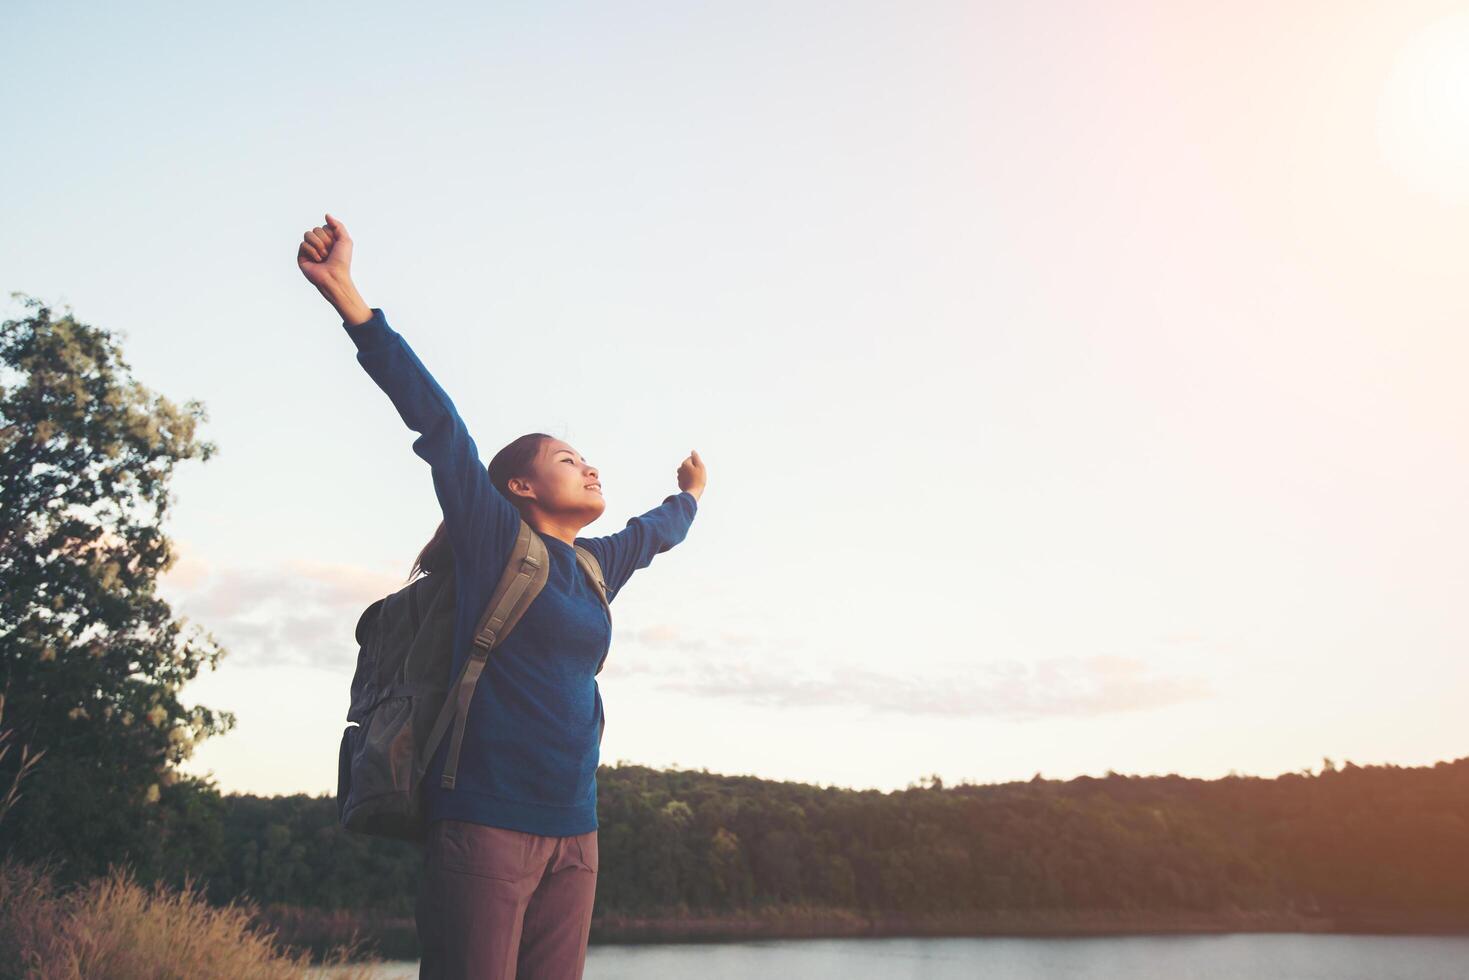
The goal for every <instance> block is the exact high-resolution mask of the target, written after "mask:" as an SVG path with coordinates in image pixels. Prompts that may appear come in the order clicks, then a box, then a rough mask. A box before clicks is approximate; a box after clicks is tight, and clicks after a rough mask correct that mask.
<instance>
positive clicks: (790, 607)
mask: <svg viewBox="0 0 1469 980" xmlns="http://www.w3.org/2000/svg"><path fill="white" fill-rule="evenodd" d="M0 32H3V34H4V36H5V37H6V39H7V42H8V43H7V45H6V48H7V52H6V57H5V58H4V59H0V123H3V132H5V133H6V134H7V139H6V140H5V143H6V150H5V152H4V153H3V154H0V204H3V210H0V227H3V231H4V233H3V234H0V289H3V292H4V293H5V294H8V293H9V292H10V291H12V290H18V291H22V292H25V293H28V294H30V295H34V296H38V297H40V298H42V299H44V300H46V301H48V302H50V303H52V304H54V305H55V306H57V308H58V309H60V308H61V307H63V306H64V305H66V304H70V305H71V307H72V308H73V310H74V311H75V313H76V315H77V316H78V317H79V318H80V319H82V320H84V321H86V322H89V323H94V324H97V325H99V326H104V327H108V328H111V329H114V330H117V331H121V332H123V333H124V334H125V339H124V351H125V355H126V357H127V359H128V360H129V362H130V363H131V364H132V366H133V370H134V374H135V376H136V377H137V378H138V379H139V380H140V381H142V382H143V383H144V384H146V385H148V386H150V387H152V388H154V389H155V390H157V391H159V392H161V393H163V394H165V395H167V396H168V397H170V398H171V399H173V400H175V401H180V402H181V401H184V400H186V399H189V398H197V399H199V400H201V401H203V402H204V403H205V404H206V405H207V407H208V411H209V416H210V418H209V422H208V423H207V425H205V426H204V429H203V433H204V435H205V437H207V438H209V439H211V440H213V441H214V442H216V443H217V444H218V446H219V450H220V451H219V455H218V456H217V457H216V458H215V459H213V460H211V461H210V462H208V463H205V464H199V463H191V464H187V465H185V466H183V467H181V468H180V470H179V471H178V474H177V477H176V480H175V484H174V489H175V493H176V496H177V503H176V506H175V507H174V509H173V511H172V512H171V514H170V517H169V520H168V523H167V525H166V527H167V530H168V531H169V533H170V534H171V535H172V536H173V538H174V540H175V541H176V543H177V545H178V548H179V551H180V554H181V556H182V557H181V561H180V562H179V564H178V566H177V568H176V569H175V571H174V572H173V573H171V574H170V576H169V577H168V579H167V580H166V584H165V594H166V595H167V596H168V597H169V598H170V599H171V600H172V601H173V602H174V605H175V609H176V611H178V612H179V613H180V614H182V615H185V616H187V617H188V618H189V620H190V622H192V623H197V624H199V625H200V626H201V627H202V628H204V629H207V630H209V631H210V632H212V633H213V635H214V636H215V637H216V638H217V639H218V640H219V641H220V643H221V644H222V645H224V646H225V647H227V648H228V649H229V650H230V653H229V655H228V656H227V657H226V658H225V659H224V661H223V662H222V664H221V666H220V668H219V669H218V670H217V671H215V672H212V673H211V672H206V673H205V674H203V675H202V676H201V677H200V678H199V679H198V680H197V681H196V682H195V683H194V684H193V685H192V686H191V687H190V688H188V689H187V691H186V699H187V700H189V701H191V702H193V701H197V702H202V703H204V704H208V705H210V706H212V707H217V708H224V709H228V710H232V711H235V712H236V713H237V714H238V716H239V724H238V727H237V728H236V729H235V731H233V732H231V733H230V734H229V735H226V736H224V737H222V738H217V739H214V740H212V741H209V742H207V743H205V744H204V746H203V747H202V748H201V749H200V750H199V751H198V753H197V755H196V757H195V758H194V759H193V760H192V761H191V763H190V765H189V769H190V770H191V771H194V772H200V773H208V772H212V773H213V774H214V775H215V778H216V779H217V781H218V784H219V785H220V787H221V788H222V789H225V790H227V791H228V790H239V791H249V792H257V793H284V792H297V791H305V792H313V793H314V792H321V791H326V790H331V789H334V786H335V767H336V750H337V742H338V739H339V738H340V734H341V729H342V727H343V725H344V724H345V715H346V711H347V704H348V688H349V684H350V680H351V675H352V669H353V664H354V660H355V657H356V646H355V643H354V642H353V639H352V630H353V627H354V625H355V623H356V619H357V616H358V614H359V613H360V612H361V610H362V608H363V607H365V606H366V605H367V604H368V603H369V602H371V601H372V600H373V599H374V598H376V597H377V596H379V595H381V594H383V593H386V592H388V591H392V590H393V589H395V588H396V587H398V586H399V585H400V584H401V583H402V581H403V578H404V576H405V575H406V573H407V571H408V568H409V565H410V564H411V562H412V560H413V557H414V555H415V554H416V552H417V550H418V548H419V547H420V546H421V545H422V544H423V542H424V541H425V540H426V539H427V537H428V536H429V534H430V533H431V532H432V531H433V529H434V526H435V524H436V523H437V521H438V509H437V502H436V500H435V498H434V494H433V488H432V484H431V482H430V476H429V470H428V467H427V465H426V464H424V463H423V462H422V461H421V460H420V459H419V458H418V457H416V456H415V455H414V454H413V452H412V449H411V446H412V441H413V438H414V434H413V433H412V432H410V431H409V430H408V429H407V428H406V427H405V426H404V425H403V423H402V422H401V420H400V419H399V418H398V416H397V414H396V412H395V411H394V410H393V408H392V406H391V404H390V403H389V402H388V400H387V398H386V396H385V395H383V394H382V393H381V392H380V391H379V390H378V389H377V387H376V386H375V385H374V384H373V383H372V381H371V380H370V379H369V378H368V377H367V375H366V374H365V373H364V372H363V371H362V369H361V368H360V367H359V365H358V364H357V362H356V360H355V358H354V356H353V355H354V348H353V346H352V343H351V341H350V340H349V339H348V337H347V336H346V334H345V332H344V331H343V330H342V328H341V324H340V321H339V320H338V319H337V318H336V316H335V314H334V313H333V311H332V310H331V309H330V307H328V306H327V305H326V304H325V302H324V301H323V300H322V299H321V298H320V297H319V295H318V294H317V292H316V291H315V290H314V289H313V288H312V287H311V286H310V285H309V284H308V283H307V282H306V281H305V280H304V279H303V278H302V277H301V275H300V273H299V272H298V271H297V269H296V267H295V251H296V243H297V241H298V240H299V239H300V236H301V234H302V232H303V231H305V230H306V229H307V228H309V227H311V226H312V225H315V224H319V223H321V221H322V213H323V212H325V211H330V212H331V213H332V214H333V215H335V216H337V217H339V218H341V219H342V220H343V221H344V222H345V223H346V225H347V227H348V229H349V230H350V231H351V233H352V235H353V237H354V239H355V240H356V261H355V266H354V271H355V276H356V280H357V282H358V285H359V287H360V288H361V290H362V292H363V294H364V296H365V298H366V299H367V301H368V302H369V303H370V304H371V305H374V306H380V307H382V308H383V309H384V311H385V312H386V314H387V317H388V321H389V323H390V324H392V326H393V327H394V328H395V329H397V330H398V331H399V332H400V333H402V334H403V336H404V337H405V338H407V340H408V342H409V343H410V344H411V345H412V346H413V347H414V349H415V350H416V351H417V352H418V354H419V356H420V357H421V358H422V359H423V361H424V363H425V364H426V365H428V367H429V368H430V370H432V371H433V372H434V374H435V376H436V377H437V378H438V380H439V382H440V383H441V384H442V385H443V387H444V388H445V390H447V391H448V392H449V394H450V395H451V397H453V398H454V400H455V402H456V404H457V405H458V407H459V409H460V412H461V414H462V415H463V416H464V418H465V420H466V421H467V423H468V425H469V428H470V432H471V433H472V434H473V435H474V437H475V439H476V441H477V442H478V444H479V446H480V449H481V453H482V456H483V458H484V459H485V460H488V459H489V458H490V456H492V455H493V453H494V451H495V450H496V449H498V448H499V447H500V446H502V445H504V444H505V443H507V442H509V441H510V440H511V439H513V438H515V437H516V436H518V435H520V434H522V433H524V432H530V431H545V432H549V433H551V434H553V435H555V436H557V437H559V438H563V439H566V440H567V441H568V442H570V443H571V444H572V445H573V446H575V447H576V448H577V449H578V450H580V451H581V452H582V453H584V454H585V455H586V457H587V458H588V460H589V461H591V462H592V463H594V464H595V465H597V466H598V467H599V469H600V470H601V474H602V481H603V484H604V489H605V495H606V499H607V511H606V514H605V515H604V516H603V517H602V519H601V520H600V521H598V522H597V523H596V524H593V525H591V526H590V527H588V528H587V529H586V530H584V531H583V534H586V535H599V534H610V533H612V532H614V531H617V530H619V529H620V528H621V527H622V526H623V525H624V523H625V521H626V520H627V518H629V517H631V516H634V515H636V514H639V513H642V512H643V511H646V510H648V509H650V508H652V507H655V506H657V504H658V503H659V502H660V501H661V500H662V499H663V497H664V496H666V495H667V494H669V493H673V492H675V491H676V490H677V489H678V488H677V483H676V481H675V477H674V474H675V471H676V469H677V467H678V464H679V462H680V461H681V460H682V459H683V458H684V457H685V456H686V455H688V453H689V451H690V450H691V449H698V450H699V453H700V455H701V456H702V457H703V458H704V460H705V461H706V463H707V465H708V470H709V486H708V489H707V491H706V493H705V494H704V497H703V500H702V502H701V504H700V506H699V513H698V516H697V517H696V519H695V521H694V525H693V527H692V529H691V530H690V532H689V536H688V538H687V539H686V540H685V541H684V542H683V543H682V544H681V545H679V546H678V547H677V548H675V549H674V550H673V551H670V552H668V553H666V554H664V555H660V556H658V558H657V559H656V560H655V561H654V562H653V564H652V565H651V566H650V567H649V568H647V569H644V570H642V571H640V572H638V573H637V575H636V576H635V577H634V579H633V581H632V582H631V584H629V585H628V587H627V588H626V590H625V591H624V592H623V593H622V594H621V596H620V597H619V600H618V602H617V603H616V604H615V605H614V607H613V620H614V637H613V644H612V651H611V654H610V656H609V657H608V660H607V665H606V668H605V669H604V671H603V672H602V674H601V675H600V677H599V678H598V680H599V683H600V685H601V690H602V696H603V700H604V704H605V707H606V712H607V731H606V736H605V740H604V742H603V745H602V759H603V761H604V762H606V763H608V764H614V763H616V762H617V761H618V760H628V761H632V762H637V763H642V764H646V765H651V766H658V767H662V766H671V765H677V766H680V767H684V768H708V769H709V770H711V771H713V772H723V773H751V774H755V775H759V776H763V777H767V778H772V779H789V780H800V781H806V782H813V783H819V784H823V785H831V784H835V785H841V786H852V787H877V788H881V789H895V788H902V787H904V786H906V785H907V784H909V783H910V782H914V781H916V780H918V779H919V778H920V777H921V776H923V775H926V774H928V773H938V774H939V775H941V776H942V777H943V779H944V780H945V781H946V782H950V783H952V782H959V781H962V780H966V779H967V780H970V781H975V782H992V781H1004V780H1012V779H1028V778H1029V777H1030V776H1031V775H1032V774H1034V773H1035V772H1037V771H1039V772H1042V773H1044V774H1045V775H1046V776H1048V777H1052V778H1070V777H1072V776H1076V775H1080V774H1083V773H1087V774H1092V775H1102V774H1103V773H1105V772H1106V771H1107V770H1108V769H1115V770H1117V771H1118V772H1123V773H1136V774H1153V773H1171V772H1176V773H1180V774H1184V775H1190V776H1201V777H1209V778H1212V777H1217V776H1221V775H1224V774H1225V773H1227V772H1228V771H1230V770H1231V769H1233V770H1236V771H1238V772H1240V773H1246V774H1258V775H1266V776H1273V775H1276V774H1278V773H1280V772H1283V771H1289V770H1295V769H1301V768H1305V767H1313V768H1314V767H1316V766H1319V765H1320V763H1321V759H1322V757H1323V756H1330V757H1332V758H1334V759H1336V760H1337V761H1338V762H1341V761H1342V760H1344V759H1351V760H1352V761H1354V762H1357V763H1358V764H1368V763H1395V764H1399V765H1422V764H1431V763H1432V762H1434V761H1437V760H1441V759H1454V758H1457V757H1459V756H1462V755H1464V754H1465V752H1466V749H1469V731H1466V726H1465V723H1464V715H1463V692H1464V690H1465V687H1466V684H1469V660H1466V657H1465V652H1466V641H1469V616H1466V613H1465V610H1466V609H1469V603H1466V602H1465V600H1464V594H1465V590H1466V587H1469V507H1466V506H1465V505H1466V503H1469V453H1466V448H1469V394H1466V388H1465V385H1464V383H1463V375H1464V372H1465V363H1466V356H1469V340H1466V324H1469V285H1466V283H1469V277H1466V275H1465V268H1466V262H1469V248H1466V245H1469V68H1466V66H1469V3H1464V2H1459V3H1444V2H1414V3H1406V2H1399V0H1394V2H1380V3H1375V4H1367V3H1359V4H1352V5H1343V4H1339V3H1328V2H1313V3H1286V4H1280V3H1250V4H1228V5H1219V4H1209V3H1203V2H1194V0H1190V2H1187V3H1173V2H1165V0H1154V2H1149V3H1131V2H1108V3H1060V2H1051V3H1034V4H1024V5H1020V4H1001V3H977V2H968V3H927V2H918V3H914V2H902V3H897V2H894V3H887V4H879V3H854V2H843V3H816V2H779V3H752V2H748V0H744V2H739V3H718V4H701V5H697V9H696V6H695V5H690V4H680V3H665V4H646V3H640V4H635V3H624V4H617V5H605V4H586V5H575V4H564V3H537V4H517V5H513V6H512V5H505V4H470V3H463V4H454V5H440V6H436V7H432V8H424V7H418V8H410V7H409V6H408V5H382V4H369V3H362V2H355V3H351V4H345V3H315V4H307V5H303V4H297V3H291V4H282V3H256V4H250V5H245V6H240V5H236V6H234V7H225V6H219V5H208V6H207V9H206V7H204V6H200V5H197V4H186V3H172V4H163V3H139V4H128V5H113V6H108V5H101V4H67V3H56V2H47V3H41V2H34V0H32V2H15V0H12V2H9V3H7V4H5V5H4V7H3V8H0ZM19 310H20V308H19V306H18V305H17V304H15V303H12V302H10V301H8V300H5V301H4V313H5V315H6V316H15V315H18V314H19Z"/></svg>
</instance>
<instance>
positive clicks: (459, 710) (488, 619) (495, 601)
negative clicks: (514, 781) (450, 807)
mask: <svg viewBox="0 0 1469 980" xmlns="http://www.w3.org/2000/svg"><path fill="white" fill-rule="evenodd" d="M550 574H551V562H550V558H549V555H548V553H547V551H546V542H544V541H542V540H541V536H540V535H539V534H537V533H536V532H535V529H534V528H532V527H531V526H530V525H529V524H527V523H526V522H525V521H524V520H523V519H522V520H521V522H520V533H519V534H518V535H516V538H515V547H513V548H511V549H510V560H509V561H508V562H506V564H505V571H504V572H503V573H502V574H501V575H500V582H499V584H498V585H497V586H495V592H494V594H493V595H491V596H490V601H489V602H488V603H487V604H486V605H485V611H484V614H483V615H482V616H481V617H480V620H479V625H478V626H477V627H476V628H475V631H474V644H473V646H471V647H470V649H469V658H468V659H467V660H465V662H464V669H463V671H462V672H461V673H460V675H459V680H458V681H457V682H456V683H455V685H454V690H453V692H452V694H451V695H450V697H449V699H448V700H447V701H445V702H444V707H443V710H441V711H440V712H439V718H438V721H437V722H436V723H435V724H434V730H433V732H432V734H430V735H429V740H428V742H427V743H426V745H425V753H426V754H425V756H424V760H423V764H424V765H425V766H427V765H428V759H429V758H430V757H431V756H432V753H433V752H434V750H435V749H437V748H438V744H439V739H441V738H443V735H444V729H445V728H447V727H448V725H449V721H450V719H451V718H452V719H453V722H454V735H453V738H452V739H451V740H450V742H449V757H448V759H447V760H446V761H445V762H444V774H443V779H442V780H441V785H442V786H443V788H444V789H453V788H454V779H455V776H456V775H457V774H458V771H459V751H460V749H461V748H462V746H463V744H464V723H465V720H466V719H467V718H468V715H469V702H470V698H471V697H473V695H474V688H475V685H476V684H478V683H479V676H480V674H481V673H482V672H483V671H484V669H485V660H486V659H487V658H488V657H489V654H490V651H491V650H492V649H494V648H495V646H496V645H497V644H499V643H500V641H502V640H504V639H505V637H506V636H508V635H509V633H510V631H511V630H512V629H514V628H515V624H516V623H518V622H519V621H520V617H521V615H522V614H523V613H524V612H525V610H526V608H527V607H528V606H529V605H530V604H531V601H532V600H534V599H535V597H536V596H537V595H539V594H540V591H541V589H543V588H545V585H546V579H547V578H548V577H549V576H550Z"/></svg>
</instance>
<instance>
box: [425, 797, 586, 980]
mask: <svg viewBox="0 0 1469 980" xmlns="http://www.w3.org/2000/svg"><path fill="white" fill-rule="evenodd" d="M596 890H597V832H596V831H595V830H592V831H589V832H587V833H585V834H577V835H575V836H573V837H542V836H541V835H539V834H528V833H526V832H525V831H521V830H509V829H507V828H504V827H487V826H485V825H483V824H477V823H467V822H465V821H462V820H438V821H435V822H434V823H433V824H431V825H430V826H429V831H428V838H427V840H426V841H425V842H424V875H423V885H422V886H421V887H420V889H419V892H418V905H417V908H416V909H415V915H416V918H417V921H418V943H419V946H420V947H422V950H423V962H422V963H421V964H420V966H419V968H418V976H419V978H420V980H426V978H431V980H450V978H453V980H461V978H462V980H471V978H472V980H517V978H518V980H580V978H581V975H582V969H583V968H584V967H585V966H586V962H587V936H588V934H589V933H590V932H591V928H592V901H593V898H594V897H595V895H596Z"/></svg>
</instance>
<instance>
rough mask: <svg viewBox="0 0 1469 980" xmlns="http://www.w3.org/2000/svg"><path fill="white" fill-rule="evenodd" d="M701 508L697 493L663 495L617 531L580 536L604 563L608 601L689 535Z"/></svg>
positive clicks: (582, 542) (581, 542)
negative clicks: (631, 579)
mask: <svg viewBox="0 0 1469 980" xmlns="http://www.w3.org/2000/svg"><path fill="white" fill-rule="evenodd" d="M698 507H699V504H698V501H697V500H695V499H694V495H693V494H691V493H689V492H688V491H687V490H685V491H682V492H681V493H676V494H672V495H670V496H668V497H665V498H663V503H661V504H659V505H658V506H657V507H654V508H653V509H652V510H650V511H648V512H647V513H644V514H639V515H638V516H637V517H634V518H631V519H629V520H628V522H627V526H626V527H625V528H623V529H622V530H621V531H618V532H617V533H615V534H609V535H606V536H605V537H600V538H579V539H578V543H579V544H582V545H584V546H585V547H586V548H588V549H589V550H590V551H591V552H592V554H594V555H596V557H597V562H598V563H599V564H600V565H601V566H602V576H603V578H604V580H605V581H606V583H607V597H608V601H609V602H610V601H611V600H612V599H614V598H616V596H617V593H618V592H620V591H621V590H622V587H623V586H624V585H626V584H627V580H628V579H630V578H631V577H632V573H633V572H635V571H637V570H638V569H640V568H647V567H648V566H649V565H650V564H652V562H653V558H654V556H655V555H661V554H662V553H663V552H665V551H667V550H668V549H670V548H672V547H673V546H674V545H676V544H678V543H679V542H680V541H682V540H683V539H684V537H685V536H687V535H688V533H689V525H690V524H691V523H692V522H693V520H694V515H695V514H696V513H697V512H698Z"/></svg>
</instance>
